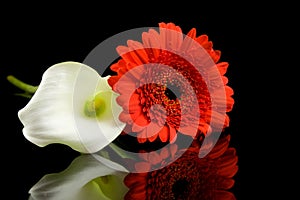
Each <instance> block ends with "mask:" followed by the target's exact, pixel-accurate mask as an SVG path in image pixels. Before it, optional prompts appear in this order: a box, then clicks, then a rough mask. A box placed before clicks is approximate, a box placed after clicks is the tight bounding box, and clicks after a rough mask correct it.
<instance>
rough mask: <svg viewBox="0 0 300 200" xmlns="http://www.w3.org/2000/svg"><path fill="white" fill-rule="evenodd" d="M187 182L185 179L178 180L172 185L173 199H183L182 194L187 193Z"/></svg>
mask: <svg viewBox="0 0 300 200" xmlns="http://www.w3.org/2000/svg"><path fill="white" fill-rule="evenodd" d="M188 184H189V182H188V181H187V180H185V179H180V180H178V181H176V182H175V183H174V184H173V187H172V192H173V194H174V196H175V199H184V193H185V192H186V191H187V186H188Z"/></svg>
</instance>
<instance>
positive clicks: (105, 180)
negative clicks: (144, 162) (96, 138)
mask: <svg viewBox="0 0 300 200" xmlns="http://www.w3.org/2000/svg"><path fill="white" fill-rule="evenodd" d="M111 164H112V165H114V167H113V168H112V167H110V166H111ZM116 166H117V167H116ZM127 174H128V172H127V170H126V169H125V168H123V167H122V166H120V165H118V164H116V163H112V161H110V160H107V159H105V158H103V157H101V156H98V155H93V154H86V155H81V156H79V157H77V158H76V159H75V160H74V161H73V162H72V163H71V165H70V166H69V167H68V168H67V169H65V170H64V171H62V172H60V173H53V174H48V175H45V176H44V177H43V178H42V179H41V180H39V181H38V182H37V183H36V184H35V185H34V186H33V187H32V188H31V189H30V190H29V193H30V197H29V199H30V200H87V199H88V200H100V199H102V200H121V199H123V198H124V195H125V194H126V193H127V192H128V188H127V187H126V186H125V185H124V182H123V180H124V177H125V176H126V175H127Z"/></svg>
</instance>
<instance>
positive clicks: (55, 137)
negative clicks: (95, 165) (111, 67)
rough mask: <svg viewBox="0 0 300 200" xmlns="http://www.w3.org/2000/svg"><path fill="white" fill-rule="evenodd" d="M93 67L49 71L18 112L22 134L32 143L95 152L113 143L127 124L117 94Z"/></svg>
mask: <svg viewBox="0 0 300 200" xmlns="http://www.w3.org/2000/svg"><path fill="white" fill-rule="evenodd" d="M108 78H109V76H107V77H101V76H100V75H99V74H98V73H97V72H96V71H95V70H94V69H92V68H91V67H89V66H87V65H85V64H82V63H78V62H62V63H58V64H56V65H53V66H51V67H50V68H48V69H47V70H46V71H45V73H44V74H43V77H42V81H41V83H40V85H39V87H38V89H37V91H36V92H35V93H34V95H33V96H32V98H31V99H30V101H29V102H28V104H27V105H26V106H25V107H24V108H23V109H21V110H20V111H19V112H18V116H19V119H20V120H21V122H22V123H23V125H24V128H23V134H24V136H25V137H26V138H27V139H28V140H29V141H31V142H32V143H34V144H36V145H38V146H41V147H43V146H46V145H48V144H52V143H61V144H65V145H68V146H70V147H71V148H73V149H74V150H76V151H79V152H82V153H94V152H97V151H99V150H101V149H102V148H104V147H105V146H107V145H108V144H109V143H111V142H112V141H113V140H114V139H115V138H116V137H117V136H118V135H119V134H120V133H121V131H122V130H123V128H124V127H125V124H124V123H122V122H120V121H119V119H118V116H119V114H120V112H121V107H120V106H119V105H118V104H117V103H116V97H117V94H116V93H114V92H113V91H112V89H111V87H110V86H109V85H108V83H107V79H108Z"/></svg>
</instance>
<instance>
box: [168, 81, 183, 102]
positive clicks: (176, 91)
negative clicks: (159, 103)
mask: <svg viewBox="0 0 300 200" xmlns="http://www.w3.org/2000/svg"><path fill="white" fill-rule="evenodd" d="M165 95H166V96H167V97H168V98H169V99H170V100H176V99H177V98H178V99H179V98H180V96H181V91H180V87H179V86H177V85H174V84H167V88H166V90H165Z"/></svg>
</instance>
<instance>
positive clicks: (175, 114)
mask: <svg viewBox="0 0 300 200" xmlns="http://www.w3.org/2000/svg"><path fill="white" fill-rule="evenodd" d="M142 41H143V42H142V43H140V42H137V41H132V40H128V42H127V46H119V47H118V48H117V51H118V53H119V54H120V56H121V57H122V58H121V59H120V60H119V61H118V62H117V63H115V64H113V65H112V66H111V70H112V71H114V72H116V73H117V75H114V76H111V77H110V79H109V80H108V82H109V84H110V85H111V86H112V88H113V89H114V90H115V91H116V92H117V93H119V94H120V96H119V97H118V98H117V102H118V103H119V105H121V106H122V107H123V111H122V113H121V114H120V117H119V118H120V120H121V121H122V122H125V123H126V124H127V127H126V128H125V131H124V132H126V133H130V134H136V137H137V140H138V142H139V143H144V142H147V141H148V142H153V141H155V140H157V139H159V140H160V141H161V142H168V141H170V142H173V141H175V139H176V136H177V133H182V134H185V135H189V136H192V137H195V136H196V135H197V134H198V133H202V134H204V135H205V134H207V132H209V131H211V130H212V129H214V126H215V127H218V126H221V127H222V128H224V127H227V126H228V125H229V118H228V116H227V115H226V112H229V111H230V110H231V109H232V106H233V103H234V101H233V98H232V97H231V96H232V95H233V90H232V89H231V88H230V87H228V86H227V82H228V81H227V78H226V77H225V76H224V74H225V73H226V70H227V67H228V63H227V62H220V63H218V61H219V59H220V54H221V53H220V51H218V50H214V49H213V48H212V42H211V41H209V40H208V37H207V36H206V35H201V36H198V37H196V30H195V29H194V28H193V29H191V30H190V31H189V33H188V34H187V35H186V36H184V34H183V33H182V31H181V28H180V27H179V26H176V25H175V24H173V23H167V24H166V23H160V24H159V32H157V31H156V30H154V29H149V31H148V32H143V34H142ZM200 47H201V48H200ZM214 69H216V71H214ZM222 94H223V95H222ZM212 96H214V97H215V98H214V99H213V101H214V105H213V104H212ZM158 105H159V106H158ZM222 109H223V111H224V112H222ZM212 118H214V119H213V120H214V121H215V123H213V124H211V120H212ZM213 131H214V132H217V131H221V130H213Z"/></svg>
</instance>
